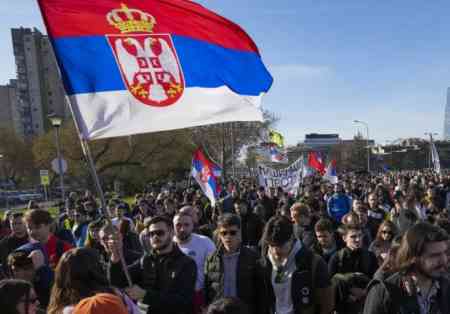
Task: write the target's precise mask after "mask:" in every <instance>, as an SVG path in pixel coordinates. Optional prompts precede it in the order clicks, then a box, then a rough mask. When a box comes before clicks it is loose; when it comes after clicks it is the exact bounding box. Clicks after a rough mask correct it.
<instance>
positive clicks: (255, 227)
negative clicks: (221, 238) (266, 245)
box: [240, 212, 264, 247]
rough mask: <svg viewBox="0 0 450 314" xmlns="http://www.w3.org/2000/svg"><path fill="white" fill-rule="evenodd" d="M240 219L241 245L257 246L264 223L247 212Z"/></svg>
mask: <svg viewBox="0 0 450 314" xmlns="http://www.w3.org/2000/svg"><path fill="white" fill-rule="evenodd" d="M240 217H241V232H242V245H249V246H255V247H256V246H258V244H259V240H261V236H262V232H263V228H264V223H263V222H262V221H261V219H260V218H259V217H258V216H257V215H255V214H254V213H251V212H248V213H247V214H246V215H242V216H240Z"/></svg>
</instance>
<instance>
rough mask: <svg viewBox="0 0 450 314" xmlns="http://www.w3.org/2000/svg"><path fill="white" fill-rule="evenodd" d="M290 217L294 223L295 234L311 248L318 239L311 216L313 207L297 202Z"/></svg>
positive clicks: (291, 209) (292, 207)
mask: <svg viewBox="0 0 450 314" xmlns="http://www.w3.org/2000/svg"><path fill="white" fill-rule="evenodd" d="M290 218H291V220H292V223H293V228H294V235H295V237H296V238H297V239H298V240H300V241H301V242H302V244H303V245H305V246H306V247H308V248H311V247H312V246H313V245H314V244H315V242H316V241H317V240H316V237H315V234H314V224H313V221H312V217H311V209H310V208H309V207H308V206H307V205H306V204H303V203H295V204H293V205H292V206H291V208H290Z"/></svg>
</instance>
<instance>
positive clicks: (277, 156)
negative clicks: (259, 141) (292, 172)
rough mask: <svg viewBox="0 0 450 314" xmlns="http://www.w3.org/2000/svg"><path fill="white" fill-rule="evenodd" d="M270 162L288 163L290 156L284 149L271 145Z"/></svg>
mask: <svg viewBox="0 0 450 314" xmlns="http://www.w3.org/2000/svg"><path fill="white" fill-rule="evenodd" d="M270 161H272V162H277V163H283V164H287V163H288V156H287V155H286V152H284V151H283V149H282V148H279V147H278V146H277V145H276V144H271V145H270Z"/></svg>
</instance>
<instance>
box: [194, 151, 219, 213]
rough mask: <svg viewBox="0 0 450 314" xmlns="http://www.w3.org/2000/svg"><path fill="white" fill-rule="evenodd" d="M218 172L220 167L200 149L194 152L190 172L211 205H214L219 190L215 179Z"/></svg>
mask: <svg viewBox="0 0 450 314" xmlns="http://www.w3.org/2000/svg"><path fill="white" fill-rule="evenodd" d="M220 173H221V169H220V167H219V166H217V165H216V164H215V163H214V162H212V161H211V160H209V159H208V158H207V157H206V156H205V154H204V153H203V152H202V151H201V150H200V149H197V150H196V151H195V152H194V156H193V157H192V170H191V174H192V176H193V177H194V179H195V181H197V183H198V185H199V186H200V188H201V189H202V191H203V193H205V195H206V197H208V199H209V200H210V202H211V204H212V205H215V203H216V199H217V198H218V197H219V193H220V191H221V188H220V185H219V182H218V180H217V178H218V177H219V176H220Z"/></svg>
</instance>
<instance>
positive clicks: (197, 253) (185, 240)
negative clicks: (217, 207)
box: [173, 213, 216, 313]
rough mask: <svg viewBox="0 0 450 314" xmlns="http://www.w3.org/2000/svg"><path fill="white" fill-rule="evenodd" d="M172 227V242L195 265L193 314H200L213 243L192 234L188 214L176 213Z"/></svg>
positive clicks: (190, 217) (203, 302)
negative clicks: (173, 235) (208, 260)
mask: <svg viewBox="0 0 450 314" xmlns="http://www.w3.org/2000/svg"><path fill="white" fill-rule="evenodd" d="M173 227H174V230H175V237H174V241H175V242H176V243H177V244H178V247H179V248H180V250H181V251H182V252H183V253H184V254H186V255H187V256H189V257H191V258H192V259H193V260H194V261H195V264H196V265H197V280H196V282H195V297H194V313H201V309H202V307H204V306H205V301H204V296H203V287H204V281H205V274H204V272H203V269H204V267H205V262H206V258H207V257H208V255H209V254H211V253H212V252H214V251H215V249H216V246H215V245H214V243H213V242H212V241H211V240H210V239H209V238H208V237H205V236H202V235H199V234H196V233H193V232H192V231H193V230H194V221H193V218H192V216H191V215H189V214H188V213H178V214H176V215H175V217H174V218H173Z"/></svg>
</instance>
